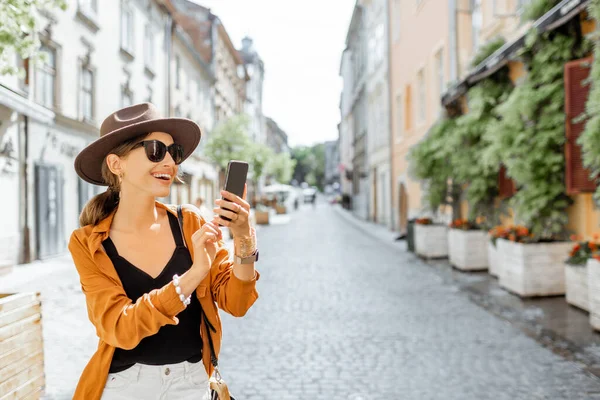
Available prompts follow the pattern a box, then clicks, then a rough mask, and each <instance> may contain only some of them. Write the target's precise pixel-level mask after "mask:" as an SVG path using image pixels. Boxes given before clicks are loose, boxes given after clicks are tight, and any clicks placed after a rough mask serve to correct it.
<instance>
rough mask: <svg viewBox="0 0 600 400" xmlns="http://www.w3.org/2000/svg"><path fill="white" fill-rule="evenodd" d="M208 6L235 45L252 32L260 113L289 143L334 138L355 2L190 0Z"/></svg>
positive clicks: (338, 117) (298, 143) (338, 116)
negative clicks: (258, 61) (260, 82)
mask: <svg viewBox="0 0 600 400" xmlns="http://www.w3.org/2000/svg"><path fill="white" fill-rule="evenodd" d="M194 1H195V2H196V3H198V4H201V5H203V6H205V7H208V8H210V9H211V11H212V12H213V13H214V14H216V15H217V16H218V17H219V18H220V19H221V21H222V22H223V24H224V25H225V28H226V29H227V32H228V33H229V36H230V37H231V39H232V41H233V43H234V44H235V46H236V47H237V48H241V45H242V38H243V37H244V36H250V37H251V38H252V39H253V40H254V46H255V49H256V50H257V51H258V53H259V55H260V57H261V58H262V60H263V62H264V63H265V82H264V88H263V113H264V114H265V115H266V116H268V117H271V118H273V120H275V122H277V124H278V125H279V126H280V127H281V128H282V129H283V130H284V131H285V132H286V133H287V135H288V144H289V145H290V146H292V147H294V146H298V145H312V144H314V143H319V142H324V141H327V140H335V139H337V137H338V130H337V124H338V123H339V121H340V111H339V101H340V93H341V90H342V80H341V77H340V76H339V68H340V60H341V56H342V51H343V50H344V48H345V40H346V33H347V30H348V25H349V23H350V18H351V16H352V10H353V8H354V3H355V0H306V1H290V0H194Z"/></svg>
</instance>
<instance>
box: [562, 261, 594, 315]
mask: <svg viewBox="0 0 600 400" xmlns="http://www.w3.org/2000/svg"><path fill="white" fill-rule="evenodd" d="M565 285H566V291H567V293H566V295H567V296H566V297H567V303H569V304H571V305H573V306H575V307H579V308H581V309H582V310H585V311H590V300H589V295H588V272H587V265H569V264H565Z"/></svg>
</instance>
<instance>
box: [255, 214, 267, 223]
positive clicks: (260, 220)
mask: <svg viewBox="0 0 600 400" xmlns="http://www.w3.org/2000/svg"><path fill="white" fill-rule="evenodd" d="M254 218H255V219H256V224H257V225H269V212H268V211H255V212H254Z"/></svg>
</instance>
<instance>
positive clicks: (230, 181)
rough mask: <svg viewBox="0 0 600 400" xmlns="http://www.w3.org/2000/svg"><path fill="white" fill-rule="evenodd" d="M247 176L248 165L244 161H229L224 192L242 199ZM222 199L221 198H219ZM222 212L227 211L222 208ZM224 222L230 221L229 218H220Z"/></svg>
mask: <svg viewBox="0 0 600 400" xmlns="http://www.w3.org/2000/svg"><path fill="white" fill-rule="evenodd" d="M247 176H248V163H247V162H245V161H237V160H231V161H229V165H227V175H226V177H225V190H226V191H228V192H230V193H233V194H235V195H236V196H239V197H242V196H243V195H244V186H245V184H246V178H247ZM221 198H222V197H221ZM222 208H223V209H224V210H227V211H231V210H228V209H227V208H225V207H222ZM221 218H223V219H224V220H226V221H231V219H230V218H227V217H221Z"/></svg>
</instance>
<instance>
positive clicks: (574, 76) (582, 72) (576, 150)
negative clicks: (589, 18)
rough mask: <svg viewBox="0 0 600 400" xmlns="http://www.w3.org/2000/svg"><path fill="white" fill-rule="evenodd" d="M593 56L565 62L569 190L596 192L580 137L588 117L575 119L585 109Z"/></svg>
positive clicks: (569, 192) (566, 154)
mask: <svg viewBox="0 0 600 400" xmlns="http://www.w3.org/2000/svg"><path fill="white" fill-rule="evenodd" d="M591 62H592V58H591V57H588V58H583V59H580V60H575V61H571V62H568V63H566V64H565V117H566V121H565V133H566V141H565V143H566V144H565V162H566V171H565V172H566V173H565V179H566V186H567V194H576V193H584V192H593V191H594V190H595V189H596V183H595V182H594V181H593V180H592V179H591V178H590V172H589V170H588V169H586V168H584V167H583V156H582V152H581V147H580V146H579V144H577V139H578V138H579V136H580V135H581V133H582V132H583V130H584V128H585V124H586V122H587V119H585V120H583V121H578V122H574V121H573V119H574V118H577V117H580V116H581V114H583V112H584V111H585V103H586V102H587V98H588V95H589V93H590V85H589V83H587V82H585V80H586V79H587V78H588V77H589V75H590V63H591Z"/></svg>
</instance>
